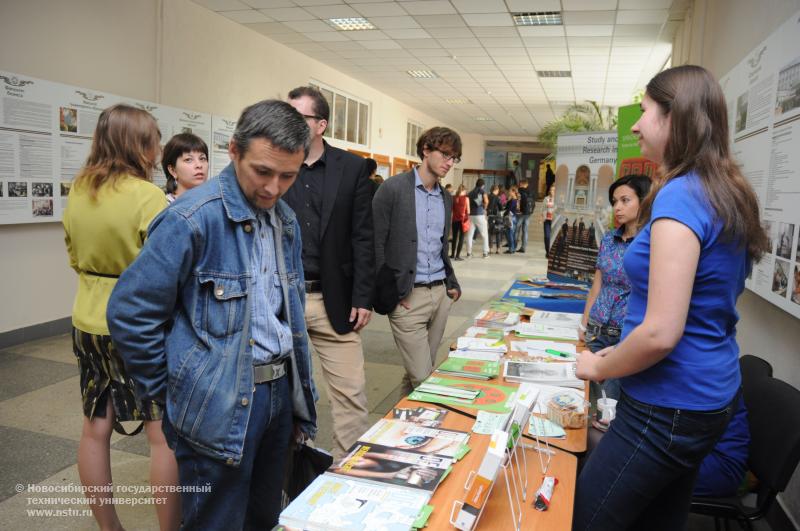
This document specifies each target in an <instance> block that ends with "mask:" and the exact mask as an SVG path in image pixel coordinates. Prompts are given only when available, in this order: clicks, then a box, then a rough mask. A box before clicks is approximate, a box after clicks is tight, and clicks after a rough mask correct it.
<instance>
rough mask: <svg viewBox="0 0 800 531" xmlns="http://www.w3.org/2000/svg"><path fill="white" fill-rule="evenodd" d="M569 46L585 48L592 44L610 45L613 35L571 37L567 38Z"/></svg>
mask: <svg viewBox="0 0 800 531" xmlns="http://www.w3.org/2000/svg"><path fill="white" fill-rule="evenodd" d="M567 41H568V42H569V47H570V48H572V47H573V46H575V47H578V48H585V47H591V46H598V47H599V46H602V47H604V48H605V47H608V46H610V45H611V37H569V38H568V39H567Z"/></svg>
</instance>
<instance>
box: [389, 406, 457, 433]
mask: <svg viewBox="0 0 800 531" xmlns="http://www.w3.org/2000/svg"><path fill="white" fill-rule="evenodd" d="M446 415H447V410H446V409H435V408H428V407H422V406H420V407H414V408H402V407H396V408H394V410H392V416H393V417H394V418H395V419H397V420H402V421H405V422H413V423H414V424H418V425H420V426H426V427H428V428H438V427H439V426H441V425H442V421H443V420H444V417H445V416H446Z"/></svg>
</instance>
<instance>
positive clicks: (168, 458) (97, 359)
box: [63, 105, 181, 530]
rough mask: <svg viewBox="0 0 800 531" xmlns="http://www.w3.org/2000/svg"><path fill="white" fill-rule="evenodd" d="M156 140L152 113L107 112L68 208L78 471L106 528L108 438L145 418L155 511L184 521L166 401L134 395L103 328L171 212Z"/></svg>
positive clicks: (166, 521) (166, 525) (113, 516)
mask: <svg viewBox="0 0 800 531" xmlns="http://www.w3.org/2000/svg"><path fill="white" fill-rule="evenodd" d="M160 140H161V134H160V133H159V131H158V124H157V123H156V120H155V119H154V118H153V117H152V116H151V115H150V114H148V113H147V112H146V111H143V110H141V109H137V108H135V107H130V106H128V105H114V106H112V107H109V108H108V109H106V110H104V111H103V112H102V113H101V114H100V118H99V119H98V121H97V128H96V130H95V133H94V139H93V141H92V147H91V150H90V152H89V157H88V158H87V160H86V164H85V165H84V167H83V169H81V171H80V173H79V174H78V176H77V177H76V178H75V181H74V183H73V185H72V187H71V189H70V192H69V199H68V206H67V208H66V210H65V211H64V219H63V224H64V231H65V233H66V237H65V241H66V244H67V252H68V254H69V261H70V265H71V266H72V268H73V269H74V270H75V271H76V272H77V273H78V291H77V294H76V295H75V304H74V306H73V308H72V326H73V328H72V348H73V351H74V352H75V356H76V357H77V358H78V367H79V368H80V375H81V378H80V385H81V397H82V399H83V414H84V418H83V429H82V432H81V440H80V443H79V445H78V474H79V475H80V478H81V483H82V484H83V485H84V486H85V487H87V490H86V493H87V494H86V496H87V500H88V501H89V502H90V503H89V507H90V508H91V509H92V513H94V517H95V520H97V524H98V526H99V527H100V529H122V525H121V523H120V521H119V517H118V516H117V512H116V510H115V509H114V504H113V500H112V498H113V491H112V492H109V491H108V490H106V489H108V488H109V486H110V485H111V484H112V480H111V453H110V452H111V448H110V441H111V432H112V431H117V432H118V433H121V434H123V435H128V434H127V433H126V432H125V429H124V428H123V427H122V425H121V424H120V422H124V421H137V420H138V421H144V425H145V430H146V432H147V440H148V442H149V443H150V481H151V483H152V485H153V486H154V487H157V488H158V489H159V490H157V491H156V492H158V494H157V495H156V498H158V499H159V500H161V501H162V502H163V503H159V504H157V505H156V513H157V515H158V520H159V525H160V527H161V529H162V530H163V529H178V527H179V526H180V521H181V511H180V497H179V493H178V492H177V489H176V488H175V486H176V485H177V484H178V467H177V464H176V462H175V456H174V454H173V453H172V450H170V448H169V447H168V446H167V443H166V440H165V438H164V434H163V433H162V431H161V418H162V414H163V409H162V408H163V407H164V405H163V404H158V403H155V402H145V403H142V402H141V401H139V400H138V399H137V397H136V393H135V389H134V383H133V381H132V380H131V378H130V377H129V376H128V372H127V370H126V369H125V366H124V364H123V361H122V357H121V356H120V353H119V352H118V351H117V349H116V347H115V345H114V341H113V339H112V338H111V337H110V333H109V330H108V324H107V322H106V307H107V305H108V299H109V296H110V295H111V290H112V289H113V288H114V286H115V285H116V282H117V279H118V278H119V276H120V274H121V273H122V272H123V271H124V270H125V269H126V268H127V267H128V265H130V264H131V262H133V260H134V259H135V258H136V256H137V255H138V254H139V251H140V250H141V248H142V246H143V245H144V240H145V238H146V237H147V227H148V225H150V222H151V221H152V220H153V218H154V217H156V215H157V214H158V213H159V212H160V211H161V210H163V209H164V208H165V207H166V206H167V201H166V199H165V198H164V193H163V192H162V191H161V189H159V188H158V187H157V186H156V185H154V184H153V182H152V179H153V177H152V175H153V169H154V168H155V163H156V160H157V159H158V155H159V151H160V145H159V142H160ZM139 429H141V427H140V428H139ZM138 431H139V430H138V429H137V430H136V431H134V432H133V433H132V434H130V435H133V434H135V433H137V432H138Z"/></svg>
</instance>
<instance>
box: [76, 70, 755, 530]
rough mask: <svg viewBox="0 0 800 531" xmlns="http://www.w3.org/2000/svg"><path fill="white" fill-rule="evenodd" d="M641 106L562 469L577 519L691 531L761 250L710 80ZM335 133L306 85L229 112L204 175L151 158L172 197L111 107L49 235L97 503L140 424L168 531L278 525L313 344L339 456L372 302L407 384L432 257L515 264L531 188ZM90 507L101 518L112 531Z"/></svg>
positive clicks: (427, 367) (582, 357)
mask: <svg viewBox="0 0 800 531" xmlns="http://www.w3.org/2000/svg"><path fill="white" fill-rule="evenodd" d="M642 111H643V114H642V117H641V118H640V120H639V121H638V122H637V123H636V124H635V125H634V127H633V132H634V133H635V134H636V135H637V136H638V137H639V143H640V147H641V151H642V155H643V156H645V157H647V158H649V159H650V160H652V161H654V162H656V163H657V164H658V165H659V166H660V173H659V176H658V178H657V179H656V181H655V182H654V183H653V185H652V188H651V190H650V191H649V193H648V192H647V188H648V186H649V183H646V182H645V181H644V180H643V179H641V178H639V177H631V178H628V179H626V180H621V181H617V183H615V185H614V186H612V188H611V190H610V193H609V195H610V197H609V199H610V200H611V202H612V204H613V205H614V212H615V217H616V221H617V224H618V229H617V230H616V231H610V232H609V233H608V235H607V237H606V238H604V240H603V241H602V242H601V250H600V258H599V259H598V270H597V273H596V275H595V287H593V288H592V292H591V295H590V304H587V310H586V312H585V314H584V318H583V321H582V327H583V328H584V329H585V330H583V334H584V338H585V340H586V342H587V344H588V345H589V347H590V349H589V350H586V351H584V352H582V353H580V354H579V355H578V358H577V364H576V374H577V376H578V377H580V378H583V379H586V380H591V381H594V382H598V383H602V382H612V381H617V382H618V384H619V385H618V391H617V390H614V391H612V392H613V393H615V394H616V396H618V400H619V404H618V407H617V417H616V419H615V420H614V421H613V422H612V423H611V424H610V426H609V428H608V432H607V433H606V434H605V436H604V437H603V438H602V439H601V440H600V442H599V444H598V445H597V447H596V448H595V449H594V450H593V452H592V453H591V455H590V457H589V458H588V460H587V462H586V464H585V465H584V467H583V468H582V470H581V472H580V475H579V477H578V482H577V487H576V499H575V511H574V522H573V528H574V529H644V528H647V529H679V528H682V527H683V525H684V524H685V521H686V517H687V513H688V505H689V499H690V496H691V494H692V489H693V486H694V484H695V480H696V478H697V474H698V470H699V469H700V466H701V462H703V460H704V458H705V457H706V456H707V455H708V454H709V453H711V452H712V450H713V449H714V447H715V445H716V444H717V443H718V441H719V440H720V438H721V437H724V434H725V433H726V430H729V429H730V428H729V421H730V419H731V418H732V417H734V416H735V414H736V412H737V410H740V405H741V398H740V391H739V386H740V377H739V367H738V354H739V351H738V346H737V344H736V338H735V334H736V322H737V319H738V316H737V314H736V310H735V305H736V299H737V297H738V295H739V294H740V293H741V291H742V289H743V285H744V278H745V276H746V274H747V272H748V271H749V269H750V266H751V264H752V261H753V260H758V259H759V258H760V257H761V256H762V254H763V253H764V252H765V250H766V249H767V247H768V243H767V236H766V234H765V233H764V230H763V228H762V226H761V223H760V220H759V208H758V204H757V200H756V196H755V194H754V193H753V190H752V189H751V188H750V186H749V185H748V183H747V181H746V180H745V179H744V177H743V176H742V174H741V171H740V170H739V168H738V166H737V165H736V164H735V163H734V162H733V160H732V157H731V155H730V149H729V144H728V129H727V109H726V105H725V101H724V97H723V95H722V91H721V89H720V87H719V84H718V83H717V82H716V81H715V80H714V79H713V77H712V76H711V75H710V74H709V73H708V72H707V71H706V70H704V69H702V68H700V67H695V66H682V67H676V68H671V69H668V70H665V71H663V72H661V73H659V74H658V75H657V76H656V77H654V78H653V79H652V80H651V81H650V83H649V84H648V85H647V90H646V93H645V95H644V98H643V101H642ZM329 118H330V110H329V107H328V103H327V102H326V101H325V99H324V97H323V96H322V95H321V94H320V93H319V91H318V90H317V89H315V88H312V87H298V88H297V89H294V90H293V91H291V92H290V93H289V94H288V97H287V101H286V102H283V101H277V100H265V101H262V102H259V103H256V104H253V105H251V106H249V107H247V108H246V109H244V111H243V112H242V114H241V116H240V118H239V121H238V122H237V126H236V130H235V132H234V134H233V137H232V139H231V142H230V145H229V155H230V158H231V163H230V165H229V166H227V167H226V168H225V169H224V170H222V172H221V173H220V175H219V176H217V177H216V178H214V179H212V180H210V181H206V179H207V173H208V149H207V147H206V146H205V144H204V143H203V142H202V140H200V139H198V138H196V137H192V136H191V135H178V136H176V137H175V138H173V139H171V140H170V141H169V142H167V146H166V147H165V149H164V155H163V157H162V165H163V168H164V172H165V175H166V176H167V180H168V187H169V189H168V193H169V194H171V195H170V197H169V198H168V197H167V196H165V194H164V192H163V191H162V190H161V189H159V188H158V187H156V186H155V185H154V184H152V174H153V169H154V166H155V164H156V163H157V161H158V160H159V155H160V153H161V147H160V144H161V138H160V133H159V130H158V126H157V123H156V121H155V119H154V118H153V117H152V116H151V115H149V114H148V113H147V112H145V111H143V110H140V109H136V108H134V107H130V106H127V105H115V106H112V107H110V108H108V109H106V110H105V111H103V113H101V115H100V117H99V120H98V124H97V129H96V131H95V135H94V139H93V143H92V147H91V151H90V154H89V156H88V158H87V161H86V164H85V166H84V168H83V169H82V170H81V172H80V174H79V175H78V177H77V178H76V179H75V182H74V184H73V186H72V187H71V190H70V194H69V202H68V206H67V209H66V211H65V213H64V220H63V223H64V229H65V234H66V238H65V240H66V245H67V250H68V255H69V260H70V264H71V266H72V267H73V268H74V269H75V270H76V272H77V273H78V291H77V295H76V298H75V304H74V308H73V316H72V321H73V327H74V328H73V348H74V352H75V355H76V356H77V358H78V362H79V367H80V372H81V378H80V380H81V395H82V401H83V413H84V419H83V428H82V433H81V441H80V445H79V450H78V468H79V473H80V477H81V481H82V483H83V484H84V485H85V486H87V487H97V488H99V489H101V490H98V491H97V492H108V491H104V490H102V489H103V488H107V486H109V485H111V482H112V478H111V463H110V438H111V434H112V431H115V430H116V431H118V432H120V433H126V432H125V430H124V428H123V426H122V425H121V422H123V421H142V423H143V425H144V429H145V430H146V433H147V438H148V442H149V443H150V446H151V469H150V472H151V474H150V475H151V482H152V485H153V487H154V490H153V492H154V497H157V498H160V499H161V500H162V502H161V503H157V504H156V508H157V514H158V519H159V525H160V526H161V528H162V529H177V528H178V527H179V526H181V525H182V526H183V528H184V529H243V528H245V527H247V528H259V529H262V528H265V529H270V528H272V527H273V526H274V525H275V524H276V523H277V518H278V514H279V512H280V505H281V487H282V477H283V470H284V463H285V461H286V456H287V451H288V448H289V445H290V444H291V441H302V440H304V439H306V438H313V437H314V436H315V434H316V424H317V410H316V405H315V403H316V401H317V398H318V395H317V391H316V387H315V382H314V381H313V379H312V377H311V360H312V349H313V352H315V353H316V354H314V356H316V359H317V361H318V362H319V364H320V366H321V369H322V371H321V372H322V374H323V380H324V381H325V385H326V386H327V388H328V396H329V397H330V398H331V410H332V417H333V430H334V445H335V447H334V454H335V455H337V456H341V455H342V453H343V452H345V451H346V450H347V448H348V447H349V446H350V445H351V444H352V443H353V442H354V441H355V439H356V438H357V437H358V436H359V435H360V434H361V433H362V432H363V431H364V430H365V429H366V428H367V423H368V416H367V409H366V398H365V396H366V394H365V377H364V354H363V348H362V343H361V337H360V334H359V332H360V330H362V329H363V327H364V326H366V325H367V324H368V323H369V321H370V318H371V315H372V311H373V310H374V311H378V312H380V313H384V314H386V315H388V318H389V323H390V326H391V329H392V333H393V336H394V339H395V343H396V345H397V348H398V351H399V353H400V355H401V357H402V361H403V365H404V367H405V377H404V380H403V386H404V390H406V391H408V390H410V389H411V388H412V387H414V386H416V385H418V384H419V383H420V382H421V381H423V380H424V379H425V378H427V376H428V375H430V373H431V371H432V369H433V363H434V361H435V355H436V350H437V348H438V346H439V343H440V342H441V338H442V335H443V333H444V328H445V324H446V322H447V316H448V313H449V311H450V307H451V305H452V304H453V303H454V302H455V301H457V300H458V299H459V297H460V295H461V288H460V285H459V283H458V280H457V278H456V275H455V272H454V269H453V266H452V263H451V261H450V260H451V257H453V258H454V259H458V258H460V252H461V247H462V244H463V238H464V235H466V253H467V256H468V257H469V256H472V252H473V236H474V234H475V232H476V231H478V232H479V233H480V235H481V238H482V243H483V256H484V257H487V256H488V255H489V253H490V234H491V235H492V238H493V243H494V247H495V252H499V250H500V246H501V243H502V242H501V239H502V237H503V236H504V237H505V239H506V244H507V246H508V250H507V251H506V252H507V253H515V252H525V250H526V248H527V243H528V241H527V239H528V231H527V227H528V223H529V222H530V215H531V214H532V212H533V198H532V196H531V195H530V194H529V193H528V190H527V183H526V182H525V181H524V180H522V179H520V180H519V181H518V182H519V185H518V186H517V185H514V186H511V187H509V188H508V189H500V188H497V187H493V188H492V189H491V190H490V191H489V192H487V191H486V190H485V183H484V182H483V180H478V181H477V183H476V186H475V187H474V188H473V189H472V190H471V191H469V192H467V191H466V190H465V189H464V188H463V187H461V188H459V189H458V190H457V191H456V193H455V194H454V197H453V196H451V195H450V194H448V193H446V192H445V191H444V189H443V188H442V187H441V186H440V184H439V183H440V181H441V179H442V178H443V177H444V176H445V175H446V174H447V173H448V172H449V171H450V169H451V168H452V167H453V165H454V164H456V163H457V162H458V161H459V160H460V158H461V155H462V153H461V151H462V145H461V139H460V137H459V135H458V134H457V133H456V132H455V131H452V130H451V129H448V128H446V127H434V128H431V129H429V130H427V131H425V132H424V133H423V134H422V135H421V137H420V138H419V140H418V142H417V146H416V147H417V154H418V156H419V158H420V160H421V163H420V165H419V166H417V167H416V168H414V169H412V170H411V171H408V172H405V173H402V174H400V175H397V176H394V177H392V178H389V179H388V180H387V181H386V182H384V183H383V184H380V186H375V185H374V184H373V182H371V181H370V175H374V168H371V167H370V166H368V163H367V162H366V161H365V160H364V159H362V158H360V157H358V156H356V155H353V154H351V153H347V152H345V151H343V150H340V149H337V148H335V147H333V146H330V145H328V144H327V143H326V142H325V141H324V139H323V134H324V132H325V130H326V128H327V126H328V121H329ZM548 184H549V183H548ZM547 190H548V192H547V196H546V198H545V203H544V207H543V208H544V212H543V219H544V222H545V235H546V243H545V245H546V246H547V247H549V242H548V241H547V240H548V239H549V238H548V236H549V228H550V223H551V222H552V221H553V214H554V208H555V200H554V196H553V194H554V192H553V186H552V184H549V185H548V186H547ZM170 201H171V204H170ZM168 205H169V206H168ZM465 227H466V233H465V230H464V229H465ZM450 231H452V232H453V236H454V239H453V247H452V249H449V248H448V233H449V232H450ZM459 232H460V234H461V235H460V236H459V237H458V238H457V239H456V235H457V233H459ZM448 251H449V252H448ZM623 274H624V275H625V277H626V278H625V280H624V281H623V280H622V279H621V277H622V275H623ZM623 295H624V296H623ZM621 299H624V301H622V300H621ZM620 304H622V305H623V306H624V310H622V306H620ZM606 385H607V386H609V389H611V387H610V385H609V384H608V383H607V384H606ZM617 393H618V394H617ZM138 429H141V427H140V428H138ZM178 485H179V486H180V487H181V488H180V489H176V488H175V487H177V486H178ZM178 493H180V494H178ZM111 496H112V494H111V493H110V492H109V493H108V497H111ZM100 498H101V497H100V496H96V497H95V500H96V501H95V502H94V503H90V507H91V509H92V511H93V513H94V515H95V518H96V519H97V522H98V524H99V525H100V527H101V528H102V529H119V528H121V523H120V521H119V518H118V515H117V514H116V511H115V509H114V505H113V502H109V501H106V502H105V503H101V500H100Z"/></svg>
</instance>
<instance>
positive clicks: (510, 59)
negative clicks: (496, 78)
mask: <svg viewBox="0 0 800 531" xmlns="http://www.w3.org/2000/svg"><path fill="white" fill-rule="evenodd" d="M494 62H495V63H497V64H498V65H527V66H530V64H531V60H530V59H528V57H527V56H523V57H519V56H513V55H507V56H503V57H495V58H494Z"/></svg>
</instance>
